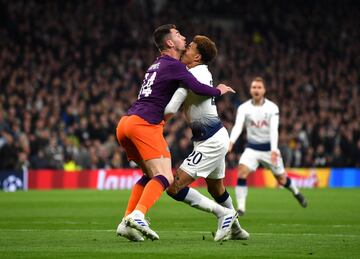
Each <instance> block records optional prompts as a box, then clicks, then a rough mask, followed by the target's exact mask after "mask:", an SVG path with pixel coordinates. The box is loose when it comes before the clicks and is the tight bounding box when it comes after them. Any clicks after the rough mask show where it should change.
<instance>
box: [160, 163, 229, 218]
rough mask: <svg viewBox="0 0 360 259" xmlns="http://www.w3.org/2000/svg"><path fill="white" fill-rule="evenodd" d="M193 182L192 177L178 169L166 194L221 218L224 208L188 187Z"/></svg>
mask: <svg viewBox="0 0 360 259" xmlns="http://www.w3.org/2000/svg"><path fill="white" fill-rule="evenodd" d="M193 181H195V179H194V178H193V177H191V176H190V175H189V174H188V173H186V172H185V171H184V170H182V169H181V168H179V169H178V170H177V171H176V175H175V180H174V183H173V184H172V185H171V186H170V187H169V189H168V190H167V194H168V195H169V196H170V197H172V198H173V199H175V200H177V201H182V202H185V203H187V204H189V205H190V206H191V207H194V208H197V209H199V210H202V211H206V212H211V213H213V214H214V215H215V216H217V217H220V216H223V215H224V213H225V212H226V210H224V207H222V206H220V205H219V204H217V203H216V202H214V201H213V200H211V199H209V198H208V197H206V196H204V195H202V194H201V193H200V192H198V191H197V190H195V189H194V188H189V187H188V185H189V184H191V183H192V182H193Z"/></svg>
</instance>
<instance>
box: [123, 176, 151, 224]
mask: <svg viewBox="0 0 360 259" xmlns="http://www.w3.org/2000/svg"><path fill="white" fill-rule="evenodd" d="M149 181H150V178H149V177H147V176H146V175H143V176H142V177H141V178H140V179H139V180H138V181H137V183H136V184H135V185H134V187H133V188H132V191H131V194H130V198H129V201H128V205H127V208H126V211H125V217H126V216H127V215H129V214H130V213H131V212H132V211H133V210H134V209H135V207H136V205H137V203H138V201H139V199H140V197H141V194H142V193H143V190H144V187H145V185H146V184H147V183H148V182H149Z"/></svg>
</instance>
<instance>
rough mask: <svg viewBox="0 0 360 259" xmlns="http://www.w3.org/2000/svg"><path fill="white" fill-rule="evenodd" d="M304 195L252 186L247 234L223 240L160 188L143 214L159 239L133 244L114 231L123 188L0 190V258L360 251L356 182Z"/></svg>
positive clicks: (349, 254) (210, 220)
mask: <svg viewBox="0 0 360 259" xmlns="http://www.w3.org/2000/svg"><path fill="white" fill-rule="evenodd" d="M202 191H204V190H202ZM230 191H232V190H230ZM232 194H233V192H232ZM304 194H305V195H306V197H307V198H308V201H309V207H308V208H307V209H303V208H301V207H300V206H299V205H298V204H297V202H296V201H295V200H294V198H293V197H292V196H291V195H290V193H289V192H288V191H287V190H282V189H278V190H274V189H250V190H249V196H248V211H247V214H246V215H245V216H244V217H243V218H241V219H240V220H241V221H240V222H241V224H242V226H243V227H244V228H245V229H247V230H248V232H250V234H251V240H248V241H227V242H223V243H215V242H214V241H213V240H212V234H211V232H212V231H215V229H216V219H215V217H214V216H213V215H210V214H207V213H205V212H201V211H198V210H196V209H193V208H191V207H189V206H187V205H185V204H182V203H179V202H175V201H173V200H172V199H170V198H168V197H167V195H163V197H162V198H161V200H160V201H159V202H158V203H157V204H156V205H155V206H154V207H153V208H152V209H151V211H150V212H149V213H148V216H150V218H151V227H152V228H153V229H154V230H155V231H157V233H158V234H159V235H160V240H159V241H154V242H152V241H145V242H143V243H132V242H128V241H127V240H125V239H123V238H121V237H116V236H115V229H116V226H117V224H118V223H119V220H120V217H121V215H122V213H123V211H124V207H125V204H126V201H127V198H128V195H129V191H89V190H81V191H29V192H17V193H4V192H0V258H169V259H173V258H189V259H190V258H240V257H241V258H360V202H359V201H360V189H312V190H304Z"/></svg>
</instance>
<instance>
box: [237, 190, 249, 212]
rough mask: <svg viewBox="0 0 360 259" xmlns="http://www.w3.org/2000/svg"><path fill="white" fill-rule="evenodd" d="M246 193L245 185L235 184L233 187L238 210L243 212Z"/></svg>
mask: <svg viewBox="0 0 360 259" xmlns="http://www.w3.org/2000/svg"><path fill="white" fill-rule="evenodd" d="M247 193H248V187H247V186H236V187H235V195H236V202H237V208H238V210H241V211H242V212H245V204H246V196H247Z"/></svg>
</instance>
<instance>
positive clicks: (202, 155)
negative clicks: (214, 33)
mask: <svg viewBox="0 0 360 259" xmlns="http://www.w3.org/2000/svg"><path fill="white" fill-rule="evenodd" d="M216 54H217V49H216V45H215V43H214V42H212V41H211V40H210V39H209V38H207V37H205V36H200V35H197V36H195V37H194V39H193V41H192V42H191V43H190V44H189V46H188V47H187V49H186V52H185V53H184V55H183V57H182V62H183V63H185V64H186V65H187V67H188V68H189V71H190V72H191V73H192V74H193V75H194V76H195V77H196V79H197V80H199V81H200V82H201V83H204V84H207V85H211V86H212V82H213V80H212V75H211V73H210V71H209V70H208V66H207V64H208V63H209V62H210V61H212V60H213V59H214V57H215V56H216ZM182 104H183V108H184V112H185V115H186V119H187V121H188V122H189V124H190V127H191V129H192V133H193V137H192V140H193V143H194V150H193V151H192V153H191V154H189V156H188V157H187V158H186V159H185V160H184V161H183V163H182V164H181V166H180V168H179V169H178V170H177V172H176V175H175V179H174V183H173V184H172V185H170V187H169V188H168V190H167V193H168V194H169V195H170V196H171V197H173V198H174V199H175V200H177V201H183V202H185V203H187V204H189V205H190V206H192V207H195V208H197V209H200V210H203V211H206V212H211V213H213V214H214V215H216V217H217V218H218V229H217V231H216V234H215V237H214V240H215V241H220V240H225V239H248V238H249V234H248V233H247V232H246V231H245V230H244V229H242V228H241V226H240V224H239V222H238V220H237V213H236V211H235V209H234V206H233V204H232V199H231V197H230V195H229V193H228V192H227V191H226V189H225V187H224V185H223V178H224V177H225V156H226V154H227V151H228V147H229V134H228V132H227V130H226V129H225V128H224V127H223V125H222V123H221V121H220V119H219V117H218V114H217V109H216V105H215V102H214V99H213V98H209V97H206V96H199V95H196V94H194V93H193V92H191V91H188V90H186V89H184V88H179V89H178V90H177V91H176V92H175V94H174V95H173V97H172V99H171V101H170V102H169V104H168V105H167V107H166V109H165V117H166V118H169V117H171V115H172V114H174V113H176V112H177V111H178V109H179V108H180V106H181V105H182ZM199 177H203V178H205V180H206V182H207V185H208V191H209V193H210V194H211V195H212V197H213V198H214V199H215V201H216V202H215V201H213V200H211V199H209V198H207V197H206V196H204V195H202V194H200V193H199V192H198V191H196V190H195V189H193V188H189V187H188V185H189V184H191V183H192V182H193V181H195V180H196V179H197V178H199Z"/></svg>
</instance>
